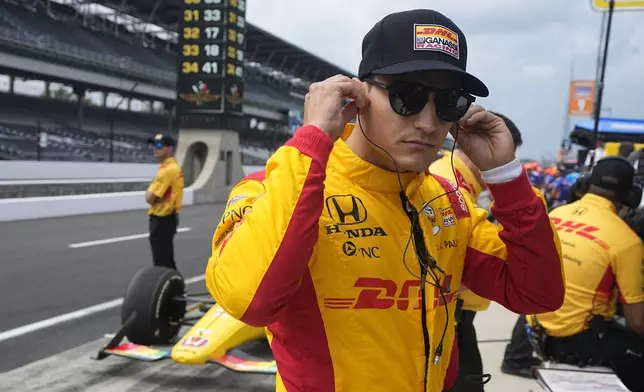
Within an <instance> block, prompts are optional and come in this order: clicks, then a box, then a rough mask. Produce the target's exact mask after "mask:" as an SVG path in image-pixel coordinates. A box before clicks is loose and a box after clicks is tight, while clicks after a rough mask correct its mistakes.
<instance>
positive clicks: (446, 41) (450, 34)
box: [414, 24, 460, 59]
mask: <svg viewBox="0 0 644 392" xmlns="http://www.w3.org/2000/svg"><path fill="white" fill-rule="evenodd" d="M414 50H431V51H434V52H443V53H447V54H449V55H450V56H452V57H454V58H456V59H458V58H459V57H460V53H459V47H458V34H456V33H455V32H454V31H452V30H450V29H448V28H447V27H445V26H441V25H421V24H415V25H414Z"/></svg>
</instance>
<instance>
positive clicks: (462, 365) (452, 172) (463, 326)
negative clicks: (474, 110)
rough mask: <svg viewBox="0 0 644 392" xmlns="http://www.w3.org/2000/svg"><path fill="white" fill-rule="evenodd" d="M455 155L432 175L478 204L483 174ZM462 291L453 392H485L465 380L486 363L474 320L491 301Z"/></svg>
mask: <svg viewBox="0 0 644 392" xmlns="http://www.w3.org/2000/svg"><path fill="white" fill-rule="evenodd" d="M492 113H493V114H495V115H497V116H498V117H500V118H502V119H503V121H504V122H505V125H506V126H507V127H508V129H509V130H510V133H511V134H512V140H513V142H514V151H515V152H516V150H517V149H518V148H519V147H520V146H521V144H522V138H521V132H520V131H519V129H518V128H517V126H516V125H515V124H514V122H512V120H510V119H509V118H507V117H505V116H503V115H500V114H498V113H494V112H492ZM453 151H454V152H453V153H450V152H447V151H445V152H444V153H443V156H442V157H441V158H440V159H438V160H437V161H435V162H434V163H432V165H431V166H430V167H429V171H430V172H431V173H432V174H435V175H439V176H442V177H445V178H447V179H448V180H450V181H452V182H454V183H456V184H458V187H459V190H460V191H461V192H462V193H463V195H464V196H466V197H468V198H469V199H470V200H471V201H472V202H473V203H475V204H477V200H478V198H479V196H480V195H481V192H483V191H485V190H486V185H485V182H484V181H483V179H482V178H481V172H480V171H479V169H478V168H477V167H476V166H475V165H474V163H472V161H471V160H470V159H469V158H468V157H467V155H466V154H465V152H463V150H461V149H460V148H459V147H458V146H455V147H454V150H453ZM454 176H456V178H455V177H454ZM461 289H462V290H461V292H460V293H459V296H458V297H459V299H458V301H460V304H461V312H460V315H459V319H458V320H456V321H457V324H456V334H457V339H458V349H459V353H458V358H459V361H458V370H459V376H460V377H459V378H458V380H457V382H456V385H455V386H454V388H453V389H452V392H463V391H472V392H474V391H483V390H484V389H483V385H482V384H476V383H472V382H468V380H466V379H465V378H464V376H466V375H479V374H483V359H482V358H481V353H480V351H479V347H478V342H477V337H476V329H475V327H474V316H476V312H481V311H484V310H486V309H487V308H489V306H490V301H489V300H488V299H485V298H483V297H480V296H478V295H476V294H474V293H473V292H472V291H470V290H467V289H465V290H463V287H462V288H461Z"/></svg>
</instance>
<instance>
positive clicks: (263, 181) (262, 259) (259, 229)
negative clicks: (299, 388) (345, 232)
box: [206, 126, 333, 326]
mask: <svg viewBox="0 0 644 392" xmlns="http://www.w3.org/2000/svg"><path fill="white" fill-rule="evenodd" d="M332 148H333V142H332V141H331V139H330V138H329V137H328V136H327V135H326V134H325V133H324V132H322V131H321V130H319V129H318V128H315V127H312V126H305V127H303V128H300V129H299V130H298V131H297V132H296V133H295V135H294V136H293V138H292V139H291V140H289V141H288V142H287V143H286V144H285V145H284V146H282V147H280V148H279V149H278V150H277V152H276V153H275V154H274V155H273V156H272V157H271V158H270V159H269V160H268V162H267V165H266V171H265V172H260V173H255V174H253V175H251V176H249V178H247V179H245V180H244V181H242V182H241V183H240V184H239V185H237V186H236V187H235V188H234V189H233V190H232V192H231V194H230V198H229V203H228V206H227V207H226V210H225V212H224V215H223V217H222V220H221V222H220V223H219V225H218V226H217V229H216V230H215V234H214V236H213V243H212V255H211V257H210V259H209V261H208V266H207V269H206V286H207V287H208V290H209V292H210V293H211V294H212V296H213V297H214V298H215V299H216V300H217V303H219V304H220V305H221V306H222V307H223V308H224V310H226V312H228V313H229V314H230V315H232V316H233V317H235V318H237V319H239V320H241V321H243V322H245V323H246V324H249V325H253V326H266V325H269V324H271V323H273V322H274V321H276V320H277V319H278V318H279V316H280V314H281V312H282V311H283V310H284V309H285V308H286V306H287V304H288V301H289V299H290V297H291V296H292V295H293V294H294V293H295V292H296V290H297V289H298V288H299V285H300V281H301V278H302V276H303V275H304V273H305V272H306V270H307V268H308V263H309V260H310V258H311V256H312V254H313V248H314V247H315V244H316V243H317V239H318V232H319V229H318V222H319V220H320V215H321V214H322V208H323V205H324V180H325V178H326V164H327V161H328V158H329V154H330V152H331V150H332Z"/></svg>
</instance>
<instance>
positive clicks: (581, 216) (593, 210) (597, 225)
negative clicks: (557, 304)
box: [504, 156, 644, 391]
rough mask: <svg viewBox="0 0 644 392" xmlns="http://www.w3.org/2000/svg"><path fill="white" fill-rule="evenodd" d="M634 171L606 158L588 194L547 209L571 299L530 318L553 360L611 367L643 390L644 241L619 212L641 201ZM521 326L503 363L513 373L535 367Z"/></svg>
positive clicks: (596, 170) (593, 176)
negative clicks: (619, 314) (619, 308)
mask: <svg viewBox="0 0 644 392" xmlns="http://www.w3.org/2000/svg"><path fill="white" fill-rule="evenodd" d="M634 174H635V173H634V169H633V167H632V166H631V165H630V163H628V161H627V160H625V159H624V158H621V157H618V156H614V157H607V158H603V159H601V160H599V161H598V162H597V164H596V165H595V167H594V168H593V171H592V173H591V175H590V178H589V184H590V187H589V188H588V192H587V193H586V194H585V195H584V196H583V197H582V198H581V199H580V200H578V201H576V202H574V203H571V204H568V205H565V206H561V207H559V208H557V209H555V210H553V211H552V212H551V213H550V218H551V220H552V221H553V223H554V224H555V226H556V227H557V230H558V232H559V235H560V238H561V243H562V251H563V258H564V270H565V277H566V299H565V301H564V304H563V306H562V307H561V308H560V309H558V310H556V311H554V312H548V313H545V314H537V315H534V316H530V315H529V316H528V317H527V319H528V320H527V321H528V322H530V323H531V325H537V326H540V327H542V328H543V330H544V332H545V334H546V335H547V338H546V341H545V348H544V351H545V354H546V356H547V357H548V358H552V359H554V360H556V361H557V362H561V363H568V364H573V365H581V366H586V365H592V366H608V367H611V368H613V369H614V370H615V373H616V374H617V375H618V376H619V377H620V378H621V379H622V381H623V382H624V384H625V385H626V386H627V387H629V388H630V389H631V390H633V391H642V390H644V382H643V380H644V379H643V378H642V377H641V371H642V369H644V289H643V287H644V277H643V275H642V260H643V259H644V246H643V245H642V240H641V238H640V237H639V236H638V234H637V233H636V232H635V231H634V230H633V229H632V228H630V227H629V226H628V225H627V223H626V222H624V220H622V219H621V218H620V217H619V215H618V212H619V211H620V209H621V208H622V207H623V206H627V207H629V208H635V207H637V206H638V205H639V202H640V199H641V190H639V191H638V189H637V188H635V187H634V186H633V178H634ZM584 188H585V187H584ZM618 300H619V302H621V303H623V304H624V318H625V319H626V325H627V327H628V329H626V328H623V327H621V326H619V325H617V324H615V323H614V321H613V318H614V317H615V310H616V304H617V301H618ZM519 324H521V325H519ZM524 328H525V321H524V320H519V322H518V323H517V327H516V328H515V332H516V334H513V336H512V341H511V343H510V344H509V345H508V349H507V350H506V357H505V359H504V366H505V367H506V368H508V367H510V370H514V371H517V370H519V368H523V369H525V368H526V365H534V363H533V362H534V360H531V357H532V350H531V349H527V345H529V344H530V343H529V341H528V343H527V345H526V343H525V338H524V337H525V332H523V331H525V330H524ZM519 330H523V331H522V332H523V333H520V332H519ZM638 334H639V335H640V336H638ZM515 335H516V336H515ZM522 347H523V350H522ZM525 373H527V372H526V371H525V370H524V374H525Z"/></svg>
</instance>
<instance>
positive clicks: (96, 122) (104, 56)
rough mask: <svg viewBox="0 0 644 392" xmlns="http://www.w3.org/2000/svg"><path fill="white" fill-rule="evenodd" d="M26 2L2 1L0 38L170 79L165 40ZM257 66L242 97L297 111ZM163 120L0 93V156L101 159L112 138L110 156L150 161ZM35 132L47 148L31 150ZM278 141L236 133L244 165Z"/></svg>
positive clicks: (297, 102)
mask: <svg viewBox="0 0 644 392" xmlns="http://www.w3.org/2000/svg"><path fill="white" fill-rule="evenodd" d="M32 3H33V2H32ZM25 4H26V3H23V4H22V5H16V4H13V3H12V2H7V1H4V2H2V6H0V44H2V43H3V42H5V43H7V42H9V41H11V40H13V42H14V43H15V42H16V41H19V42H22V44H24V45H27V46H28V45H32V46H33V47H34V48H36V49H37V48H49V49H51V48H56V49H59V48H64V49H65V50H70V51H73V52H74V53H76V54H77V55H80V56H87V57H91V58H93V59H98V60H99V61H107V62H110V63H113V64H115V66H116V67H117V68H119V67H120V68H128V69H134V70H139V71H140V72H141V73H142V74H146V73H147V74H150V75H156V76H158V77H159V79H163V78H165V79H167V80H170V79H171V80H173V81H174V80H175V79H176V68H177V67H176V61H177V56H176V55H175V54H174V51H176V48H174V47H172V45H171V44H166V43H165V41H160V40H157V39H155V38H149V39H145V40H142V39H141V37H140V36H135V35H134V34H133V33H131V32H129V31H128V30H127V29H125V28H124V27H122V26H121V27H119V28H118V29H117V30H118V34H115V33H114V31H115V27H114V25H113V24H111V22H109V21H107V20H105V19H104V18H100V17H87V18H83V17H81V16H79V15H78V14H77V13H76V12H75V11H73V10H72V8H70V7H68V6H64V5H60V4H56V3H53V2H52V3H50V8H49V9H47V8H46V7H44V6H42V3H41V5H39V6H36V7H35V8H29V7H28V6H25ZM34 4H36V3H34ZM108 60H109V61H108ZM262 72H263V67H262V66H261V65H259V66H256V67H253V66H250V65H249V66H248V67H247V72H246V85H245V99H246V100H247V102H252V103H253V104H254V105H257V106H258V107H264V108H268V109H273V110H279V111H280V112H286V111H288V110H289V109H296V110H301V108H302V105H303V100H302V99H301V98H297V97H294V96H292V95H290V94H289V90H290V89H289V86H288V82H283V81H282V82H280V81H276V80H271V78H270V77H267V75H266V74H265V73H262ZM168 75H170V76H171V77H168ZM168 123H169V120H168V116H167V115H160V114H152V113H133V112H128V111H122V110H113V109H106V108H101V107H97V106H92V105H83V108H82V110H81V109H80V107H79V105H78V103H76V102H71V101H70V102H66V101H58V100H55V99H51V98H46V97H43V98H35V97H28V96H21V95H9V94H0V159H43V160H75V161H85V160H86V161H107V160H109V158H110V138H111V137H113V150H112V152H113V160H114V161H115V162H155V160H154V157H153V156H152V154H151V151H150V147H149V146H148V144H147V142H146V141H147V139H148V138H149V137H150V136H151V135H154V134H156V133H159V132H168V129H169V128H170V127H169V125H168ZM286 127H287V126H286V125H285V128H286ZM111 128H112V129H111ZM111 131H112V132H111ZM39 132H46V133H47V135H48V138H47V141H48V144H47V147H46V148H40V149H39V148H38V141H39V138H40V136H39ZM278 139H279V140H278ZM281 141H283V136H281V137H279V138H271V137H266V136H265V135H260V136H254V135H253V133H252V132H246V133H243V134H241V143H242V162H243V164H245V165H263V164H264V163H265V162H266V159H267V158H268V156H269V155H270V154H271V152H272V151H273V150H274V149H275V143H276V142H281Z"/></svg>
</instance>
